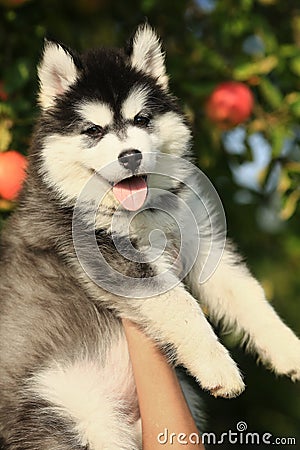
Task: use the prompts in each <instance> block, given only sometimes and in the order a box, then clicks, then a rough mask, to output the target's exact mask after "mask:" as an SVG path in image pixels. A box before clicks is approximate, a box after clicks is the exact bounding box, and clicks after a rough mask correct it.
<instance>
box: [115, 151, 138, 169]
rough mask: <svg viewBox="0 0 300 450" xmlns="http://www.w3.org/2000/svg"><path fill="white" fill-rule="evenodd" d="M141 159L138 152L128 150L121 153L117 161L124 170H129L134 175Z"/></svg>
mask: <svg viewBox="0 0 300 450" xmlns="http://www.w3.org/2000/svg"><path fill="white" fill-rule="evenodd" d="M142 157H143V156H142V153H141V152H140V151H139V150H135V149H129V150H124V151H123V152H121V153H120V154H119V156H118V160H119V163H120V164H121V165H122V166H123V167H125V169H128V170H131V172H132V173H134V172H135V171H136V170H137V169H138V168H139V166H140V164H141V161H142Z"/></svg>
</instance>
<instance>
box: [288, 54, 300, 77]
mask: <svg viewBox="0 0 300 450" xmlns="http://www.w3.org/2000/svg"><path fill="white" fill-rule="evenodd" d="M290 68H291V71H292V72H293V73H294V74H295V75H298V76H300V56H297V57H296V58H293V59H292V60H291V62H290Z"/></svg>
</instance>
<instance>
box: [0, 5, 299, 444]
mask: <svg viewBox="0 0 300 450" xmlns="http://www.w3.org/2000/svg"><path fill="white" fill-rule="evenodd" d="M9 3H10V0H5V1H4V0H0V13H1V16H0V42H1V51H0V81H3V83H4V84H3V86H2V88H0V151H1V150H6V149H8V148H14V149H15V150H18V151H21V152H22V153H26V151H27V149H28V146H29V144H30V135H31V131H32V127H33V123H34V118H35V116H36V114H37V109H36V106H35V98H36V92H37V86H38V82H37V77H36V69H35V67H36V65H37V63H38V60H39V55H40V53H41V48H42V45H43V38H44V36H50V37H55V38H56V39H57V40H59V41H62V42H64V43H65V44H67V45H69V46H71V47H74V48H76V49H77V50H79V51H81V50H83V49H84V48H86V47H90V46H98V45H113V46H114V45H122V44H123V42H124V41H126V39H127V38H128V37H129V36H130V34H131V33H132V31H133V29H134V28H135V27H136V26H137V25H138V24H139V23H141V22H143V21H144V20H145V16H146V17H147V18H148V21H149V22H150V24H152V25H153V26H154V27H155V28H156V29H157V30H158V32H159V34H160V35H161V36H162V38H163V42H164V45H165V48H166V51H167V66H168V71H169V73H170V75H171V89H172V91H174V92H175V94H176V95H177V96H178V97H179V98H180V99H181V102H182V106H183V108H184V110H185V112H186V114H187V116H188V118H189V120H190V122H191V126H192V129H193V132H194V137H195V145H194V151H195V156H196V160H197V162H198V164H199V166H200V168H201V169H202V170H203V171H204V172H205V173H207V174H208V176H209V177H210V178H211V180H212V181H213V182H214V184H215V186H216V188H217V190H218V191H219V193H220V196H221V198H222V201H223V203H224V206H225V210H226V213H227V220H228V224H229V234H230V236H232V237H234V239H235V240H236V241H237V242H238V245H239V247H240V248H241V250H242V252H243V253H244V254H245V255H246V256H247V258H248V260H249V262H250V266H251V267H252V269H253V271H254V272H255V274H256V275H257V276H259V278H260V279H261V280H262V282H263V284H264V286H265V288H266V292H267V294H268V296H269V299H270V301H272V302H273V303H274V304H275V306H276V308H277V309H278V310H279V311H280V313H281V315H282V316H284V317H285V320H286V321H287V322H288V323H290V325H292V326H293V327H294V329H295V330H296V331H298V333H299V332H300V329H299V319H300V314H299V291H300V282H299V280H300V277H299V273H300V239H299V203H300V188H299V182H300V126H299V118H300V9H299V0H289V1H286V0H241V1H238V2H237V1H236V0H216V1H212V0H211V1H208V0H206V1H204V0H195V1H193V0H164V1H163V2H162V1H161V0H141V1H137V0H128V1H126V2H122V1H117V2H109V1H108V0H65V1H59V0H52V1H50V0H49V1H48V0H31V1H30V0H28V1H27V2H24V4H22V5H20V6H19V7H18V8H13V7H9V6H1V5H4V4H6V5H9ZM201 5H206V6H207V5H208V6H209V5H210V6H211V7H210V8H204V7H201ZM226 80H236V81H242V82H244V83H245V84H247V85H248V86H249V87H250V88H251V90H252V92H253V94H254V96H255V107H254V111H253V114H252V116H251V117H250V119H249V120H248V122H247V123H245V124H242V125H241V127H240V128H241V130H242V131H243V133H244V134H243V138H242V141H241V142H240V143H239V147H240V148H245V150H244V151H239V152H238V154H237V153H236V152H234V151H232V149H231V148H229V147H228V146H227V147H226V146H225V144H224V143H225V138H226V136H227V137H228V136H230V133H231V132H230V130H227V131H226V132H225V131H224V130H221V129H219V128H218V127H217V126H216V125H215V124H212V123H209V121H208V120H207V118H206V116H205V108H204V106H205V102H206V100H207V98H208V97H209V95H210V93H211V92H212V90H213V88H214V87H215V86H216V85H217V84H219V83H221V82H223V81H226ZM0 86H1V85H0ZM3 89H4V93H3V92H2V90H3ZM6 94H7V95H6ZM6 97H7V98H6ZM253 136H254V137H257V136H258V137H259V138H260V141H259V142H261V143H264V144H265V145H266V146H268V148H270V152H269V155H268V159H267V161H266V162H265V164H264V165H259V164H258V165H257V170H256V172H255V173H254V175H253V176H254V178H253V180H252V184H251V183H249V179H248V175H247V174H246V172H244V175H243V176H242V177H240V178H239V179H238V181H237V178H236V174H235V173H234V172H233V171H232V164H233V163H234V164H235V165H237V166H238V167H239V168H243V166H244V165H245V164H247V163H253V164H254V163H255V161H257V155H256V157H255V151H256V153H257V154H258V155H260V154H261V155H263V154H265V153H266V151H265V150H264V148H263V147H265V145H264V146H261V148H260V147H259V146H258V147H257V146H256V149H254V148H252V147H251V145H252V144H251V142H252V141H251V138H253ZM241 173H242V174H243V172H241ZM250 181H251V180H250ZM7 214H8V213H7V212H3V213H2V215H1V213H0V226H1V223H2V222H3V221H4V219H5V218H6V216H7ZM297 328H298V330H297ZM224 339H225V338H224ZM230 342H232V341H230ZM230 342H229V343H230ZM237 357H238V358H239V361H240V365H241V366H242V369H243V371H244V372H245V373H246V383H247V385H248V390H247V392H246V394H245V395H243V396H242V397H241V398H239V399H237V400H233V401H222V400H210V399H208V402H209V415H210V416H211V420H210V425H209V428H210V429H213V427H214V428H215V430H217V431H218V430H219V431H220V432H221V431H226V430H227V429H229V428H231V429H233V427H234V424H235V423H236V422H238V421H239V420H246V421H247V422H248V424H249V427H250V428H251V429H252V430H254V431H264V432H267V431H268V432H271V433H272V434H273V435H274V436H275V435H277V436H278V435H280V434H282V435H286V436H297V437H298V440H299V439H300V436H299V429H300V426H299V425H300V403H299V402H300V400H299V397H300V396H299V386H292V384H291V383H290V382H288V381H285V380H280V381H278V380H275V378H274V377H272V376H271V375H269V374H267V373H266V372H265V371H264V370H261V369H258V368H257V367H255V365H254V363H253V362H251V358H248V357H244V356H242V355H241V354H238V355H237ZM297 394H298V395H297ZM297 433H298V434H297ZM223 448H227V447H226V446H223ZM260 448H261V447H260Z"/></svg>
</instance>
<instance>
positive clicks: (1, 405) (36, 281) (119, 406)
mask: <svg viewBox="0 0 300 450" xmlns="http://www.w3.org/2000/svg"><path fill="white" fill-rule="evenodd" d="M38 72H39V79H40V93H39V103H40V106H41V115H40V118H39V120H38V123H37V126H36V129H35V133H34V136H33V142H32V146H31V150H30V154H29V167H28V177H27V180H26V183H25V186H24V189H23V192H22V194H21V197H20V203H19V207H18V209H17V210H16V212H15V213H14V214H13V215H12V217H11V218H10V220H9V222H8V225H7V227H6V229H5V230H4V232H3V236H2V241H1V262H0V274H1V279H0V435H1V436H2V437H3V439H4V440H5V445H6V449H9V450H37V449H39V450H71V449H72V450H75V449H77V450H80V449H81V450H83V449H91V450H100V449H104V448H106V449H110V450H113V449H115V450H120V449H127V450H132V449H138V448H140V446H141V444H140V430H139V413H138V404H137V397H136V392H135V385H134V381H133V376H132V370H131V365H130V360H129V356H128V349H127V344H126V339H125V337H124V333H123V329H122V325H121V318H122V317H126V318H129V319H131V320H132V321H134V322H136V323H137V324H138V325H139V326H140V327H141V328H142V329H143V330H144V332H145V333H146V334H147V335H148V336H149V337H150V338H151V339H153V340H155V341H156V343H157V345H158V346H159V347H160V348H161V349H162V350H163V351H165V352H167V354H168V356H169V357H170V361H171V362H172V363H174V364H182V365H184V366H185V367H186V369H187V370H188V371H189V373H190V374H191V375H193V376H194V377H195V378H196V380H197V381H198V383H199V384H200V386H201V387H202V388H203V389H205V390H208V391H210V392H211V393H212V394H214V395H216V396H223V397H234V396H236V395H238V394H240V393H241V392H242V391H243V389H244V383H243V380H242V376H241V374H240V372H239V370H238V368H237V365H236V364H235V362H234V361H233V360H232V359H231V357H230V355H229V353H228V351H227V350H226V349H225V348H224V346H223V345H222V344H221V343H220V342H219V340H218V338H217V337H216V335H215V333H214V331H213V329H212V328H211V326H210V324H209V323H208V321H207V320H206V318H205V315H204V313H203V312H202V309H201V306H200V304H201V305H204V307H205V310H207V311H208V313H209V315H210V317H211V319H212V320H216V321H219V320H222V321H223V322H224V323H225V324H227V325H228V326H230V327H233V326H234V327H235V328H236V329H237V330H238V331H242V332H243V333H244V336H245V338H246V339H247V342H248V343H249V346H250V347H251V348H252V349H253V350H255V351H256V352H257V354H258V355H259V358H260V359H261V360H262V361H263V362H265V363H266V364H267V365H268V366H269V367H270V368H271V369H272V370H273V371H274V372H275V373H277V374H283V375H287V376H289V377H291V378H292V379H293V380H299V379H300V342H299V340H298V339H297V337H296V336H295V335H294V334H293V333H292V331H291V330H290V329H289V328H288V327H287V326H286V325H284V324H283V323H282V321H281V320H280V319H279V317H278V316H277V314H276V313H275V312H274V310H273V309H272V307H271V306H270V305H269V303H268V302H267V301H266V299H265V295H264V292H263V290H262V288H261V286H260V285H259V283H258V282H257V281H256V280H255V279H254V278H253V277H252V276H251V274H250V273H249V271H248V269H247V268H246V266H245V265H244V264H243V263H242V262H241V260H240V258H239V257H237V256H236V254H235V253H234V252H233V251H232V249H231V248H230V247H229V246H226V247H225V249H224V251H223V247H222V245H221V240H222V239H221V237H220V236H221V234H222V233H221V232H217V233H216V241H218V239H219V240H220V248H221V247H222V252H220V257H219V258H218V264H215V268H214V270H213V271H211V273H210V276H209V277H207V279H206V280H205V282H200V281H199V274H200V273H201V270H202V269H203V267H204V265H205V263H204V261H205V259H206V257H207V253H208V248H207V246H206V241H205V239H204V240H203V243H204V244H203V246H202V243H201V242H202V241H201V242H200V247H201V249H202V250H201V251H199V253H197V254H196V257H195V259H194V261H193V264H192V265H191V268H190V270H189V272H188V273H186V274H184V277H182V276H179V273H181V271H182V267H180V266H182V265H183V266H184V265H185V264H186V261H185V259H184V258H182V260H181V261H178V258H176V254H177V253H178V252H179V251H180V249H179V245H178V233H177V231H176V230H175V225H174V221H172V220H171V219H170V218H169V211H176V210H177V209H180V208H183V206H182V202H183V203H184V204H187V203H188V204H189V205H190V209H189V211H192V212H193V214H195V216H196V222H197V224H198V225H197V226H200V227H202V222H205V221H206V220H208V219H207V218H203V220H202V219H201V214H202V213H201V214H198V213H197V211H196V206H195V202H194V200H193V199H191V196H190V195H189V193H188V192H187V189H186V184H188V183H189V182H190V175H191V173H189V169H187V168H186V166H185V163H183V162H182V161H185V158H187V160H188V158H189V152H190V140H191V135H190V131H189V128H188V126H187V125H186V122H185V119H184V117H183V115H182V113H181V112H180V110H179V108H178V106H177V104H176V100H175V99H174V97H172V96H171V95H170V93H169V91H168V77H167V75H166V70H165V64H164V55H163V53H162V50H161V45H160V41H159V39H158V37H157V36H156V34H155V32H154V31H153V30H152V29H151V28H150V27H149V26H148V25H143V26H140V27H139V28H138V29H137V31H136V33H135V35H134V37H133V39H132V40H131V43H130V45H129V46H128V48H126V50H111V49H110V50H108V49H99V50H93V51H88V52H86V53H84V54H83V55H77V54H75V53H74V52H72V51H70V50H69V49H67V48H65V47H64V46H62V45H59V44H57V43H53V42H49V41H48V42H46V43H45V48H44V52H43V57H42V61H41V63H40V66H39V69H38ZM160 156H166V158H167V159H166V160H164V158H161V159H160ZM166 172H168V173H170V177H169V178H168V177H166V176H165V173H166ZM194 178H195V179H196V178H197V177H194ZM91 180H92V181H91ZM178 180H180V181H178ZM182 180H185V181H184V182H182ZM200 184H201V183H200ZM87 186H88V187H87ZM201 189H203V187H202V186H200V185H199V190H201ZM104 191H105V193H104V194H103V195H102V194H101V198H100V199H99V193H100V192H104ZM166 205H167V206H166ZM210 206H211V208H212V210H213V213H212V215H213V216H216V214H217V213H216V211H214V205H213V204H212V202H211V203H210ZM164 208H169V209H168V211H167V213H165V211H163V210H164ZM200 209H201V208H200ZM91 211H92V213H91ZM93 211H95V214H94V213H93ZM186 211H188V210H186ZM93 214H94V216H93ZM130 214H133V218H132V220H130V223H129V225H128V217H131V216H130ZM174 214H175V213H174ZM187 215H188V213H187V212H186V213H184V210H183V209H181V213H180V214H179V215H178V221H179V224H181V225H183V226H184V220H185V218H186V217H187ZM91 217H93V218H94V219H93V220H91ZM180 220H182V221H183V222H181V223H180ZM205 227H206V224H204V226H203V229H205ZM157 228H159V229H163V230H164V231H165V236H166V237H167V238H168V239H167V240H168V244H167V245H166V247H165V252H164V254H160V255H158V257H157V258H153V257H149V255H148V256H147V242H148V241H149V239H150V237H149V239H148V236H149V233H150V232H151V230H155V229H157ZM90 230H92V232H93V233H92V237H93V238H94V241H93V242H94V244H95V247H96V251H98V250H99V252H101V254H102V256H103V258H104V260H105V261H106V263H107V265H105V264H102V266H101V265H100V266H99V265H98V263H96V262H95V260H94V255H93V253H92V252H91V251H90V248H92V247H91V246H90V235H89V237H88V238H87V237H86V236H88V233H89V231H90ZM183 231H184V230H183ZM183 234H184V233H183ZM129 236H130V240H129V239H128V237H129ZM152 237H153V236H152ZM154 238H155V236H154ZM154 238H153V239H154ZM194 238H195V235H194V234H193V233H191V240H192V243H191V245H190V247H189V249H190V250H191V251H193V246H194V241H193V239H194ZM150 240H151V239H150ZM154 240H155V239H154ZM158 240H159V239H158ZM146 241H147V242H146ZM148 244H149V242H148ZM153 248H157V246H156V245H153ZM203 249H204V250H203ZM188 253H189V252H188ZM128 255H131V256H132V257H128ZM174 255H175V256H174ZM174 260H176V261H177V265H174V264H173V261H174ZM107 266H108V268H107ZM169 266H172V270H168V269H169ZM175 266H176V267H175ZM99 267H100V269H99ZM101 267H102V269H103V271H102V269H101ZM164 272H166V276H165V277H164ZM155 277H157V278H155ZM154 278H155V279H156V281H155V283H152V281H151V280H152V279H154ZM183 278H184V279H183ZM120 280H121V281H120ZM122 280H125V282H124V283H123V281H122ZM126 280H128V283H127V281H126ZM130 280H131V282H130ZM132 280H133V282H132ZM140 281H143V282H144V281H146V284H142V285H139V282H140ZM126 283H127V284H126ZM164 283H165V285H164ZM136 286H141V287H140V288H136ZM144 288H145V289H144ZM143 290H144V294H145V295H144V296H143ZM143 297H144V298H143Z"/></svg>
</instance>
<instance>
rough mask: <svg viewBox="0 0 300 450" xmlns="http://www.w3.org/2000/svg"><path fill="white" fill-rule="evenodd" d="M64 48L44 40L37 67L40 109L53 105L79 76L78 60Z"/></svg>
mask: <svg viewBox="0 0 300 450" xmlns="http://www.w3.org/2000/svg"><path fill="white" fill-rule="evenodd" d="M75 59H77V58H75V56H74V55H73V54H71V52H70V50H68V49H67V48H65V47H64V46H62V45H60V44H58V43H56V42H52V41H47V40H45V46H44V51H43V56H42V60H41V62H40V64H39V66H38V76H39V80H40V92H39V96H38V100H39V103H40V105H41V106H42V108H44V109H47V108H49V107H50V106H52V105H53V103H54V100H55V99H56V98H57V97H59V96H60V95H62V94H63V93H64V92H65V91H66V90H67V89H68V88H69V87H70V86H71V85H72V84H73V83H74V82H75V81H76V79H77V77H78V75H79V66H80V64H79V60H78V59H77V61H76V62H75Z"/></svg>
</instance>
